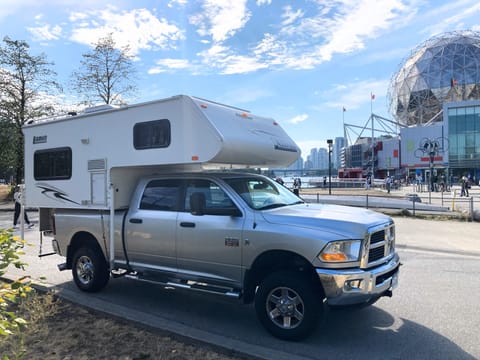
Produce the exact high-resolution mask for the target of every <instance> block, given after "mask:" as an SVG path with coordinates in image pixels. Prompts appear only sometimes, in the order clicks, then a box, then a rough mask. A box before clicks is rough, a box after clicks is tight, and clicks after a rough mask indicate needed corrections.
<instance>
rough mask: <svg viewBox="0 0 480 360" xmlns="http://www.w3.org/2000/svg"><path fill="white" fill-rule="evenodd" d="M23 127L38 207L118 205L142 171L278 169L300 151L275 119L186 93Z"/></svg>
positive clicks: (31, 200) (30, 191)
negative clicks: (111, 192) (241, 168)
mask: <svg viewBox="0 0 480 360" xmlns="http://www.w3.org/2000/svg"><path fill="white" fill-rule="evenodd" d="M23 132H24V135H25V183H26V199H27V201H28V204H27V205H28V206H32V207H38V208H41V209H42V208H64V209H67V208H76V209H109V208H112V207H113V208H124V207H126V206H128V205H129V201H130V198H131V194H132V192H133V189H134V187H135V185H136V182H137V180H138V179H139V178H140V177H142V176H145V175H150V174H155V173H161V172H165V171H170V172H171V171H185V170H188V171H195V170H203V169H205V168H206V167H208V168H216V169H222V168H224V169H230V168H234V167H235V168H239V167H244V168H255V167H284V166H288V165H289V164H291V163H292V162H294V161H295V160H296V159H297V158H298V157H299V156H300V150H299V148H298V147H297V145H296V144H295V142H294V141H293V140H292V139H291V138H290V137H289V136H288V135H287V134H286V133H285V131H284V130H283V129H282V128H281V127H280V126H279V124H278V123H277V122H276V121H275V120H273V119H270V118H265V117H260V116H256V115H253V114H251V113H249V112H247V111H245V110H242V109H239V108H235V107H231V106H227V105H223V104H219V103H215V102H212V101H207V100H204V99H200V98H196V97H191V96H186V95H178V96H173V97H170V98H166V99H162V100H158V101H152V102H147V103H141V104H137V105H129V106H123V107H119V108H112V107H109V106H105V105H104V106H99V107H94V108H89V109H86V110H85V111H84V112H83V113H79V114H76V115H68V116H62V117H56V118H46V119H40V120H37V121H33V122H31V123H29V124H28V125H26V126H25V127H24V128H23ZM110 186H111V187H112V190H113V191H114V199H115V200H114V203H113V204H112V203H111V202H110V197H111V196H110V194H109V191H108V189H109V187H110Z"/></svg>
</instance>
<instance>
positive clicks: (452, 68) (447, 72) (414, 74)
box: [387, 31, 480, 126]
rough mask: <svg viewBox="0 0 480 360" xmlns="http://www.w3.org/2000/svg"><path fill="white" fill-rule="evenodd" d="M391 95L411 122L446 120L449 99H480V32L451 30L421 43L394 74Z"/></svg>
mask: <svg viewBox="0 0 480 360" xmlns="http://www.w3.org/2000/svg"><path fill="white" fill-rule="evenodd" d="M387 99H388V103H389V107H390V112H391V114H392V115H393V117H394V118H395V120H396V121H397V122H398V123H399V124H402V125H407V126H410V125H425V124H429V123H431V122H435V121H442V116H441V113H442V109H443V104H444V103H445V102H454V101H465V100H480V33H479V32H475V31H456V32H450V33H445V34H442V35H439V36H436V37H433V38H430V39H428V40H427V41H425V42H424V43H423V44H421V45H419V46H418V47H417V48H415V49H414V50H413V51H412V52H411V54H410V56H408V57H407V58H406V59H405V60H404V61H403V62H402V63H401V65H400V69H399V70H398V72H397V73H396V74H394V75H393V76H392V79H391V81H390V86H389V90H388V93H387Z"/></svg>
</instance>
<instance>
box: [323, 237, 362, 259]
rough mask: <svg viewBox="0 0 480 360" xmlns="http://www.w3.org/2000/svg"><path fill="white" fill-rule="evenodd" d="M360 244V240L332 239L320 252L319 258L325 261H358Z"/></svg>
mask: <svg viewBox="0 0 480 360" xmlns="http://www.w3.org/2000/svg"><path fill="white" fill-rule="evenodd" d="M360 244H361V241H360V240H340V241H332V242H330V243H328V244H327V246H325V248H324V249H323V250H322V251H321V252H320V254H319V255H318V258H319V259H320V260H321V261H324V262H344V261H357V260H358V257H359V254H360Z"/></svg>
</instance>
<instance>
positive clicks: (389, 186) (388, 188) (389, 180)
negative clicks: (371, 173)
mask: <svg viewBox="0 0 480 360" xmlns="http://www.w3.org/2000/svg"><path fill="white" fill-rule="evenodd" d="M385 186H386V188H387V194H390V188H391V187H392V178H391V177H390V176H387V178H386V179H385Z"/></svg>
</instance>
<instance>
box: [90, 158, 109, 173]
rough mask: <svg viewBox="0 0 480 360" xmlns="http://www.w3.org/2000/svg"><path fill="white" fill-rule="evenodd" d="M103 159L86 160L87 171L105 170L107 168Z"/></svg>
mask: <svg viewBox="0 0 480 360" xmlns="http://www.w3.org/2000/svg"><path fill="white" fill-rule="evenodd" d="M106 165H107V161H106V160H105V159H95V160H88V171H96V170H105V169H106V168H107V166H106Z"/></svg>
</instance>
